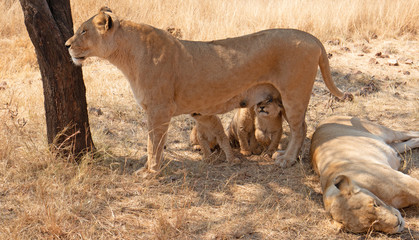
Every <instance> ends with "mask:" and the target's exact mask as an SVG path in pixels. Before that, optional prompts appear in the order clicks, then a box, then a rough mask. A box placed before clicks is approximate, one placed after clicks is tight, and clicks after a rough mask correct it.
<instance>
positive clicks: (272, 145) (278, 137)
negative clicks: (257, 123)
mask: <svg viewBox="0 0 419 240" xmlns="http://www.w3.org/2000/svg"><path fill="white" fill-rule="evenodd" d="M281 137H282V127H281V128H280V129H278V131H277V132H275V133H274V134H273V136H272V139H271V143H270V144H269V146H268V149H267V150H266V153H265V154H267V155H268V156H272V154H273V153H274V152H275V151H277V150H278V145H279V141H281Z"/></svg>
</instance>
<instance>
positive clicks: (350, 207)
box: [310, 116, 419, 233]
mask: <svg viewBox="0 0 419 240" xmlns="http://www.w3.org/2000/svg"><path fill="white" fill-rule="evenodd" d="M415 147H419V132H398V131H394V130H391V129H389V128H386V127H384V126H380V125H378V124H374V123H371V122H368V121H365V120H360V119H358V118H352V117H339V116H338V117H332V118H329V119H327V120H325V121H323V122H322V123H320V125H319V126H318V128H317V129H316V131H315V133H314V135H313V138H312V140H311V150H310V152H311V159H312V164H313V168H314V170H315V171H316V172H317V173H318V174H319V175H320V184H321V188H322V191H323V202H324V206H325V209H326V211H327V212H328V213H330V214H331V216H332V218H333V219H334V220H336V221H337V222H340V223H341V224H342V225H343V227H344V228H345V229H347V230H349V231H352V232H365V231H368V230H369V229H375V230H377V231H382V232H386V233H397V232H400V231H402V230H403V227H404V220H403V218H402V217H401V215H400V212H399V211H398V210H397V209H396V208H403V207H407V206H409V205H419V180H417V179H415V178H412V177H410V176H409V175H406V174H403V173H401V172H399V171H397V170H398V168H399V166H400V158H399V157H398V156H397V154H398V153H399V152H404V151H406V150H407V149H409V148H415Z"/></svg>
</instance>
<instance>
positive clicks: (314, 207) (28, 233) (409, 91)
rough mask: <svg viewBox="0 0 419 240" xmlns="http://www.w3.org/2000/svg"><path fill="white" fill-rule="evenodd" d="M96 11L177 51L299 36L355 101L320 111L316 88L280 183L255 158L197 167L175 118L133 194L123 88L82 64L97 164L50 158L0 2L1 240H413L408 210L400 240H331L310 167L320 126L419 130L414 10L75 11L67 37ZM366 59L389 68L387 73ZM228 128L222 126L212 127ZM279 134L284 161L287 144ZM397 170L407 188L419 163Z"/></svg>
mask: <svg viewBox="0 0 419 240" xmlns="http://www.w3.org/2000/svg"><path fill="white" fill-rule="evenodd" d="M102 5H108V6H109V7H111V8H112V9H113V10H114V11H115V12H116V13H118V14H119V15H121V16H126V18H129V19H133V20H135V21H139V22H145V23H149V24H152V25H154V26H157V27H161V28H166V27H176V28H179V29H181V31H182V34H183V38H186V39H194V40H209V39H216V38H224V37H231V36H238V35H241V34H246V33H250V32H254V31H257V30H260V29H264V28H271V27H293V28H300V29H303V30H306V31H309V32H311V33H313V34H314V35H316V36H318V37H319V38H320V39H321V40H322V41H323V42H324V43H325V46H326V48H327V50H328V52H329V53H332V54H333V57H332V58H331V60H330V61H331V65H332V70H333V76H334V80H335V82H336V83H337V85H338V86H339V87H340V88H342V89H344V90H349V91H351V92H353V93H355V94H356V93H362V96H356V98H355V100H354V102H346V103H341V102H333V101H330V97H329V93H328V91H327V90H326V88H325V86H324V83H323V82H322V81H321V80H320V79H321V78H320V75H319V77H318V81H316V83H315V86H314V89H313V95H312V99H311V101H310V105H309V109H308V113H307V117H306V120H307V124H308V138H307V139H306V141H305V145H304V147H303V151H302V156H301V159H300V160H299V162H298V163H297V164H296V165H295V166H293V167H291V168H289V169H280V168H278V167H276V166H275V165H273V164H272V163H271V162H269V161H266V160H264V159H260V158H259V157H255V156H253V157H249V158H242V159H243V163H242V164H240V165H238V166H229V165H227V164H223V163H215V164H206V163H204V162H202V161H201V160H200V159H201V156H200V154H199V153H197V152H193V151H192V149H191V147H190V146H189V144H188V135H189V132H190V129H191V126H192V125H193V120H192V119H191V118H190V117H189V116H179V117H176V118H175V119H174V120H173V121H172V124H171V128H170V131H169V136H168V144H167V149H166V155H165V162H166V163H167V166H166V167H165V168H164V170H163V173H162V176H161V177H159V178H157V179H153V180H146V181H145V180H141V179H139V178H137V177H136V176H135V175H133V172H134V171H135V170H137V169H138V168H140V167H141V166H142V165H143V164H144V163H145V158H144V156H145V153H146V132H147V129H146V126H145V120H144V113H143V111H142V110H141V109H140V108H139V107H138V106H137V104H136V103H135V100H134V99H133V97H132V94H131V91H130V89H129V84H128V83H127V81H126V80H125V79H124V77H123V76H122V74H121V73H120V72H119V71H118V70H117V69H116V68H114V67H113V66H112V65H110V64H109V63H107V62H104V61H102V60H98V59H92V60H89V61H88V62H87V64H86V65H85V67H84V68H83V71H84V79H85V83H86V87H87V101H88V105H89V109H90V110H89V112H90V116H89V117H90V120H91V127H92V133H93V137H94V141H95V143H96V146H97V147H98V148H99V149H100V154H99V156H98V157H95V158H93V157H92V156H86V157H85V158H84V160H83V161H82V163H81V164H80V165H75V164H73V163H71V162H68V161H67V160H65V159H60V158H59V157H57V156H55V155H54V153H53V152H49V151H48V148H47V146H46V130H45V129H46V128H45V115H44V114H45V113H44V109H43V96H42V84H41V80H40V74H39V72H38V70H37V63H36V57H35V55H34V50H33V47H32V45H31V42H30V40H29V38H28V36H27V33H26V32H25V28H24V24H23V15H22V12H21V9H20V5H19V3H18V1H16V0H5V1H1V2H0V13H1V14H0V25H1V26H2V27H1V28H0V61H1V64H0V76H1V78H0V143H1V144H0V239H233V238H240V239H419V220H418V218H417V216H418V213H419V208H418V207H410V208H407V209H403V210H402V215H403V216H405V220H406V223H407V226H406V230H404V231H403V232H402V233H401V234H396V235H393V236H387V235H385V234H382V233H376V232H371V233H368V234H351V233H347V232H343V231H339V229H338V228H337V227H336V226H335V225H334V224H333V222H332V221H331V220H330V218H329V216H327V214H326V213H325V211H324V209H323V205H322V204H323V203H322V195H321V191H320V186H319V183H318V177H317V176H316V174H315V173H314V172H313V170H312V169H311V166H310V164H309V157H308V147H309V138H310V137H311V134H312V133H313V131H314V128H315V126H316V124H317V123H318V122H319V121H320V120H322V119H324V118H326V117H327V116H330V115H335V114H345V115H352V116H360V117H364V118H368V119H370V120H372V121H374V122H378V123H381V124H385V125H387V126H389V127H392V128H394V129H409V130H418V129H419V122H418V119H419V98H418V92H419V81H418V79H419V65H418V61H419V56H418V52H419V44H418V41H417V40H418V37H417V29H419V19H418V18H419V15H418V13H417V9H419V1H417V0H405V1H387V0H385V1H384V0H383V1H378V0H376V1H375V0H374V1H361V0H355V1H346V0H342V1H326V0H320V1H309V0H306V1H303V0H299V1H273V0H258V1H247V0H245V1H242V0H240V1H239V0H233V1H221V0H214V1H198V0H186V1H182V2H181V3H179V1H163V0H160V1H126V2H121V1H105V2H93V1H79V0H76V1H72V7H73V16H74V21H75V25H76V26H78V25H79V24H80V23H81V22H82V21H83V20H85V19H87V18H88V17H90V16H91V15H92V14H94V13H95V12H96V11H97V9H98V8H99V7H101V6H102ZM327 40H339V42H338V41H335V42H330V43H326V42H327ZM378 52H381V53H382V55H388V57H389V58H394V59H398V60H399V66H389V65H388V64H387V61H388V58H380V57H377V56H375V55H376V53H378ZM371 59H374V60H371ZM408 59H411V60H412V61H413V64H406V62H407V61H406V60H408ZM376 62H377V63H376ZM98 109H100V110H101V112H102V114H101V113H100V111H98ZM232 114H233V113H227V114H224V115H222V116H221V117H222V120H223V124H225V125H227V124H228V122H229V120H230V119H231V116H232ZM285 125H286V124H285ZM284 127H285V135H284V137H283V141H282V143H281V145H282V147H284V146H286V144H287V141H288V135H289V130H288V128H287V126H284ZM237 154H238V153H237ZM221 158H223V156H221ZM404 159H405V161H406V164H405V166H406V169H405V170H404V171H405V172H407V173H409V174H410V175H412V176H414V177H416V178H419V151H418V150H413V151H411V152H408V153H407V154H406V155H405V156H404Z"/></svg>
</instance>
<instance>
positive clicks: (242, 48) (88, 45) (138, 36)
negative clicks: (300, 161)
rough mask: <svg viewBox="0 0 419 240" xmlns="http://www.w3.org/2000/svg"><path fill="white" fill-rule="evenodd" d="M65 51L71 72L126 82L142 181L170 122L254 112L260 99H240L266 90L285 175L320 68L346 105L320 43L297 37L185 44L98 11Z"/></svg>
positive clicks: (288, 32)
mask: <svg viewBox="0 0 419 240" xmlns="http://www.w3.org/2000/svg"><path fill="white" fill-rule="evenodd" d="M65 45H66V47H67V48H68V51H69V53H70V56H71V58H72V60H73V62H74V63H75V64H77V65H81V64H82V63H83V62H84V60H85V59H87V58H89V57H93V56H96V57H100V58H103V59H106V60H108V61H109V62H111V63H112V64H114V65H115V66H116V67H118V68H119V69H120V70H121V71H122V72H123V74H124V75H125V77H126V78H127V79H128V81H129V83H130V85H131V88H132V91H133V93H134V96H135V99H136V100H137V102H138V104H139V105H140V106H141V107H142V109H144V111H145V113H146V115H147V122H148V129H149V131H148V144H147V145H148V146H147V155H148V158H147V166H146V168H145V171H144V174H145V176H147V175H149V174H152V175H154V174H156V173H158V172H159V170H160V168H161V159H162V153H163V147H164V145H165V143H166V136H167V134H166V133H167V130H168V127H169V124H170V120H171V118H172V117H174V116H177V115H180V114H192V113H199V114H201V115H215V114H219V113H225V112H228V111H231V110H233V109H235V108H239V107H248V106H253V105H255V104H256V103H258V102H261V101H263V100H264V99H265V98H264V96H260V97H252V96H250V95H249V97H250V100H249V101H246V102H243V101H242V100H243V99H242V98H241V97H238V96H240V95H241V94H243V93H244V92H246V91H249V90H251V89H253V88H255V87H258V86H259V85H261V84H270V85H272V86H273V88H274V89H275V90H277V91H278V92H279V93H280V95H281V97H282V102H283V105H284V108H285V111H286V113H287V117H288V122H289V126H290V133H291V136H290V141H289V144H288V146H287V148H286V150H285V153H284V154H283V155H280V156H278V157H277V158H276V162H277V163H278V164H280V165H281V166H282V167H288V166H291V165H292V164H294V163H295V161H296V158H297V155H298V153H299V150H300V148H301V145H302V143H303V140H304V138H305V136H306V131H305V128H304V124H305V112H306V110H307V105H308V102H309V100H310V95H311V91H312V87H313V84H314V79H315V77H316V74H317V69H318V67H320V71H321V72H322V75H323V79H324V82H325V84H326V86H327V88H328V89H329V90H330V92H331V93H332V94H333V95H335V96H337V97H339V98H343V97H344V93H342V92H341V91H340V90H339V89H338V88H337V87H336V86H335V84H334V82H333V80H332V77H331V74H330V67H329V61H328V59H327V54H326V51H325V49H324V47H323V45H322V43H321V42H320V41H319V40H318V39H317V38H315V37H314V36H312V35H310V34H309V33H306V32H303V31H299V30H295V29H270V30H265V31H261V32H257V33H253V34H249V35H245V36H242V37H235V38H227V39H223V40H216V41H209V42H202V41H186V40H179V39H177V38H175V37H173V36H172V35H171V34H170V33H168V32H166V31H164V30H161V29H158V28H155V27H152V26H150V25H146V24H142V23H134V22H131V21H128V20H125V19H123V18H120V17H118V16H117V15H115V14H114V13H112V11H111V10H110V9H109V8H106V7H103V8H101V9H100V10H99V12H98V13H97V14H96V15H94V16H93V17H91V18H90V19H88V20H87V21H85V22H84V23H83V24H82V25H81V26H80V27H79V29H78V30H77V31H76V33H75V34H74V36H72V37H71V38H70V39H68V40H67V42H66V43H65ZM141 172H143V171H141Z"/></svg>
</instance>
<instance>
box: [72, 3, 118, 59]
mask: <svg viewBox="0 0 419 240" xmlns="http://www.w3.org/2000/svg"><path fill="white" fill-rule="evenodd" d="M118 27H119V20H118V18H117V17H116V16H115V15H114V14H112V11H111V10H110V9H109V8H107V7H102V8H101V9H100V10H99V13H98V14H96V15H95V16H93V17H91V18H90V19H89V20H87V21H86V22H84V23H83V24H82V25H81V26H80V27H79V29H78V30H77V31H76V33H75V34H74V36H72V37H71V38H69V39H68V40H67V42H66V43H65V46H66V47H67V48H68V51H69V53H70V56H71V58H72V60H73V62H74V63H75V64H76V65H81V64H82V63H83V61H84V60H85V59H86V58H88V57H91V56H97V57H102V58H106V57H107V56H109V55H110V54H111V53H112V52H113V51H114V50H115V48H116V42H115V41H114V33H115V30H116V29H117V28H118Z"/></svg>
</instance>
